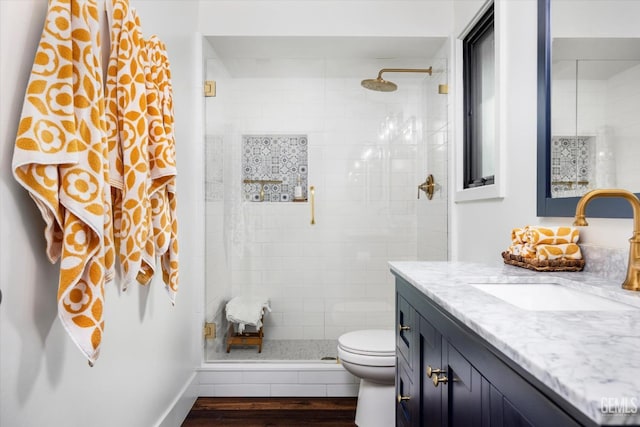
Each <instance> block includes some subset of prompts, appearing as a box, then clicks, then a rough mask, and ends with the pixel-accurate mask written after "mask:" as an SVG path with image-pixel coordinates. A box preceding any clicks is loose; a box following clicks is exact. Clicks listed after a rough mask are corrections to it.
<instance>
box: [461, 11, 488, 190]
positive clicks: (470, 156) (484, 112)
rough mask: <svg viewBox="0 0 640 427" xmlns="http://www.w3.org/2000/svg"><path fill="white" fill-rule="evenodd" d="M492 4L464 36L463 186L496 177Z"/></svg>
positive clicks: (486, 181) (486, 183)
mask: <svg viewBox="0 0 640 427" xmlns="http://www.w3.org/2000/svg"><path fill="white" fill-rule="evenodd" d="M493 23H494V14H493V5H491V6H490V7H489V9H488V10H487V11H486V12H485V13H484V15H483V16H482V18H480V20H479V21H478V22H477V23H476V24H475V25H474V26H473V28H472V29H471V31H470V32H469V33H468V34H467V36H466V37H465V38H464V40H463V43H462V46H463V71H462V73H463V74H462V78H463V85H464V91H463V92H464V146H463V147H464V149H463V152H464V166H463V168H464V176H463V179H464V185H463V187H464V188H473V187H480V186H484V185H490V184H493V183H494V180H495V166H496V165H495V150H496V129H495V121H496V120H495V109H496V105H495V104H496V101H495V62H496V61H495V37H494V25H493Z"/></svg>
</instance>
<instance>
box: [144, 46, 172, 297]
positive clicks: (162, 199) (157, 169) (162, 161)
mask: <svg viewBox="0 0 640 427" xmlns="http://www.w3.org/2000/svg"><path fill="white" fill-rule="evenodd" d="M147 52H148V54H149V61H150V64H151V71H152V73H151V74H152V81H153V82H154V88H155V89H156V90H157V92H156V93H157V94H158V98H157V99H158V108H159V109H160V113H161V117H162V122H161V126H156V127H155V128H154V131H153V132H152V133H153V136H151V137H150V143H149V148H150V151H149V163H150V165H151V206H152V222H153V239H154V246H155V252H156V255H157V256H159V257H160V263H161V268H162V278H163V281H164V283H165V285H166V289H167V292H168V295H169V298H170V300H171V302H172V303H175V297H176V292H177V291H178V216H177V199H176V175H177V168H176V149H175V138H174V129H173V117H174V116H173V91H172V88H171V68H170V64H169V58H168V56H167V50H166V47H165V45H164V43H162V41H160V39H158V37H156V36H152V37H151V38H150V39H149V40H148V41H147Z"/></svg>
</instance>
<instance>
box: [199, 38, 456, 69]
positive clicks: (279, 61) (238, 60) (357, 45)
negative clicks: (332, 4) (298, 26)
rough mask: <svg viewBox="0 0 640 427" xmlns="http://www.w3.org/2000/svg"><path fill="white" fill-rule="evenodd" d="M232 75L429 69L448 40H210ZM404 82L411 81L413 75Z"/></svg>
mask: <svg viewBox="0 0 640 427" xmlns="http://www.w3.org/2000/svg"><path fill="white" fill-rule="evenodd" d="M206 39H207V41H208V42H209V43H210V45H211V46H212V47H213V50H214V51H215V52H216V54H217V56H218V59H219V60H220V61H221V62H222V64H224V67H225V68H226V69H227V71H228V73H229V75H230V76H231V77H235V78H243V77H244V78H248V77H285V78H290V77H301V78H304V77H358V78H373V77H375V76H376V75H377V73H378V70H379V69H380V68H384V67H386V68H427V67H429V66H430V65H431V64H430V62H431V60H432V59H433V58H435V57H436V54H437V53H438V51H439V50H440V49H441V48H442V46H443V44H444V43H445V42H446V38H444V37H289V36H286V37H285V36H282V37H264V36H259V37H258V36H230V37H222V36H220V37H218V36H209V37H206ZM403 77H404V78H410V77H411V75H409V74H407V75H405V76H403Z"/></svg>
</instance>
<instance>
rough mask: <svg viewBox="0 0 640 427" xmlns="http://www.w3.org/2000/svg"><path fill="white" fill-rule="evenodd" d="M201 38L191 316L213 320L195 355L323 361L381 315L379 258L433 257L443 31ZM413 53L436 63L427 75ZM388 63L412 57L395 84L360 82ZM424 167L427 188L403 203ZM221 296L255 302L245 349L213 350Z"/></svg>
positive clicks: (386, 310)
mask: <svg viewBox="0 0 640 427" xmlns="http://www.w3.org/2000/svg"><path fill="white" fill-rule="evenodd" d="M203 45H204V59H205V61H204V62H205V77H206V79H207V80H215V81H216V96H215V97H209V98H205V103H206V106H205V114H206V117H205V127H206V136H205V153H204V154H205V155H204V161H205V163H206V165H205V167H206V178H205V180H206V182H205V206H206V216H207V218H206V224H207V228H206V236H207V238H206V240H207V246H206V254H205V256H206V262H205V264H206V269H207V270H206V281H207V283H206V301H205V320H206V321H207V322H211V323H214V324H215V332H216V333H215V338H211V339H207V340H206V341H205V360H206V361H208V362H227V361H243V362H253V361H270V362H271V361H289V362H291V361H296V362H301V361H316V362H319V363H320V362H322V360H323V359H324V360H325V361H326V363H335V356H336V341H337V338H338V337H339V336H340V335H342V334H343V333H345V332H349V331H352V330H357V329H367V328H378V329H391V328H393V325H394V316H395V293H394V283H393V278H392V276H391V274H390V273H389V269H388V265H387V263H388V261H389V260H417V259H431V260H444V259H446V258H447V236H446V230H447V214H446V206H447V204H446V195H447V190H446V188H447V187H446V181H447V176H448V175H447V160H448V154H447V153H448V151H447V141H448V100H447V97H446V96H443V95H439V94H438V85H439V84H446V83H447V72H446V70H447V59H446V58H447V55H448V48H447V46H448V42H447V40H446V39H442V38H440V39H435V38H403V37H400V38H375V37H374V38H366V37H365V38H353V37H351V38H349V37H344V38H339V37H272V38H269V37H260V38H258V37H206V38H205V42H204V44H203ZM254 46H255V47H254ZM371 46H380V49H382V50H377V51H374V50H371ZM399 46H401V52H402V55H397V54H394V52H397V51H399V49H400V48H399ZM252 49H253V50H252ZM378 58H386V59H378ZM425 63H426V64H433V66H434V69H437V70H442V71H441V72H440V71H438V72H434V73H433V75H431V68H429V69H424V68H422V67H423V66H424V64H425ZM397 64H402V65H403V66H407V67H409V68H408V70H413V71H412V72H404V71H399V72H400V73H401V74H399V75H398V79H397V81H398V82H399V85H398V87H397V90H395V91H393V92H388V93H376V92H371V91H368V90H365V89H364V88H363V87H361V86H360V84H359V83H360V80H361V76H362V75H363V74H365V73H367V72H370V70H371V69H375V70H381V74H382V72H392V71H394V70H398V69H394V68H391V67H393V66H397ZM385 70H386V71H385ZM400 70H405V69H400ZM396 72H397V71H396ZM381 74H380V75H379V77H380V76H381ZM427 172H429V173H433V174H434V175H435V177H436V180H437V181H438V182H439V183H441V184H442V186H441V190H440V191H438V192H436V194H435V196H434V198H433V200H431V201H427V199H425V198H422V199H420V200H418V199H417V198H416V187H417V185H418V184H419V183H421V182H422V181H424V177H425V174H426V173H427ZM297 186H302V187H303V189H301V190H298V189H296V188H295V187H297ZM312 186H313V187H314V188H315V192H314V196H315V205H314V206H313V207H314V208H315V212H312V206H311V200H310V197H309V196H310V191H309V190H310V188H311V187H312ZM312 215H313V217H312ZM312 218H313V220H314V222H315V223H314V224H312ZM235 296H257V297H260V298H264V299H268V300H269V302H270V308H271V311H270V312H266V313H265V315H264V344H263V348H262V352H261V353H258V348H257V347H255V346H249V347H246V348H242V347H240V346H234V347H233V348H232V349H231V350H230V352H229V353H227V352H226V345H225V335H226V334H227V332H228V324H227V321H226V317H225V311H224V307H225V304H226V303H227V302H228V301H229V300H230V299H231V298H233V297H235Z"/></svg>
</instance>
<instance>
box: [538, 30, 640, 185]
mask: <svg viewBox="0 0 640 427" xmlns="http://www.w3.org/2000/svg"><path fill="white" fill-rule="evenodd" d="M552 31H553V27H552ZM552 35H553V33H552ZM551 43H552V50H551V52H552V60H551V84H552V87H551V177H550V179H551V196H552V197H580V196H582V195H583V194H584V193H586V192H587V191H589V190H592V189H595V188H625V189H629V190H632V191H640V173H638V168H637V160H638V159H640V144H639V143H638V142H639V141H640V120H639V118H638V117H639V112H640V39H637V38H597V39H596V38H553V39H552V42H551Z"/></svg>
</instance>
